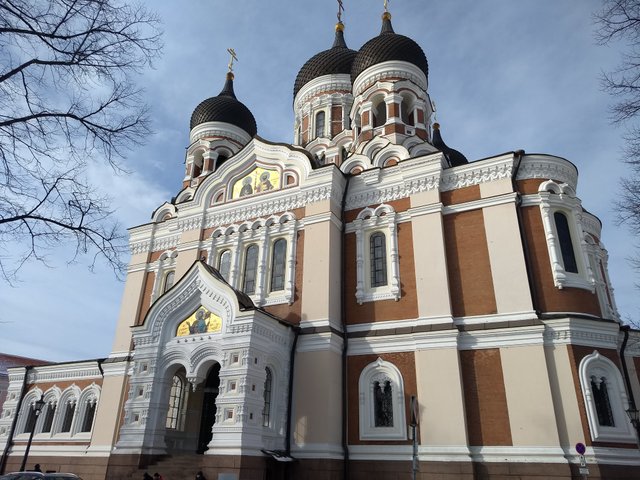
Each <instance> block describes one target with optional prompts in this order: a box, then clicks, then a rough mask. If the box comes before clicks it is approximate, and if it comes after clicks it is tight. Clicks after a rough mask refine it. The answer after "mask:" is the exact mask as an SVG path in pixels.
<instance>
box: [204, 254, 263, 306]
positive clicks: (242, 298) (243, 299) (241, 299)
mask: <svg viewBox="0 0 640 480" xmlns="http://www.w3.org/2000/svg"><path fill="white" fill-rule="evenodd" d="M196 262H200V263H202V266H203V267H204V268H206V269H207V271H208V272H209V273H210V274H211V275H213V276H214V277H215V278H217V279H218V280H220V281H221V282H222V283H225V284H227V285H228V286H229V288H231V290H233V293H235V294H236V298H237V299H238V305H239V306H240V310H255V308H256V306H255V305H254V304H253V300H251V297H250V296H249V295H247V294H246V293H244V292H243V291H242V290H238V289H237V288H234V287H233V286H231V285H230V284H229V282H227V281H226V280H225V278H224V277H223V276H222V274H221V273H220V272H219V271H218V269H216V268H214V267H212V266H211V265H208V264H207V263H206V262H203V261H201V260H197V261H196Z"/></svg>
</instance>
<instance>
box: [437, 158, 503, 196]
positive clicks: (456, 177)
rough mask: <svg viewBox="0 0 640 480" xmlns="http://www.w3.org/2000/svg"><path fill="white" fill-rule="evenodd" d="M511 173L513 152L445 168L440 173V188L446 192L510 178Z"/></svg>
mask: <svg viewBox="0 0 640 480" xmlns="http://www.w3.org/2000/svg"><path fill="white" fill-rule="evenodd" d="M512 175H513V154H507V155H501V156H499V157H495V158H488V159H486V160H481V161H479V162H473V163H469V164H467V165H461V166H459V167H455V168H451V169H447V170H445V171H444V172H443V174H442V181H441V182H440V190H441V191H443V192H446V191H448V190H454V189H457V188H464V187H471V186H473V185H479V184H481V183H487V182H493V181H496V180H502V179H504V178H511V177H512Z"/></svg>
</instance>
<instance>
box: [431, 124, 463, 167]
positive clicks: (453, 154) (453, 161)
mask: <svg viewBox="0 0 640 480" xmlns="http://www.w3.org/2000/svg"><path fill="white" fill-rule="evenodd" d="M431 143H432V144H433V146H434V147H436V148H437V149H438V150H440V151H441V152H442V153H444V156H445V157H446V159H447V162H448V163H449V166H450V167H459V166H460V165H466V164H467V163H469V160H467V157H465V156H464V155H463V154H462V153H460V152H459V151H458V150H455V149H453V148H451V147H449V146H448V145H447V144H446V143H444V140H443V139H442V135H441V134H440V124H439V123H434V124H433V141H432V142H431Z"/></svg>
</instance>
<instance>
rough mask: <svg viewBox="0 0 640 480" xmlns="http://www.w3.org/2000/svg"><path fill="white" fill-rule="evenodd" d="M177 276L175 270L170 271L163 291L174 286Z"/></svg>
mask: <svg viewBox="0 0 640 480" xmlns="http://www.w3.org/2000/svg"><path fill="white" fill-rule="evenodd" d="M175 278H176V272H174V271H173V270H171V271H170V272H169V273H167V274H166V275H165V277H164V289H163V290H162V291H163V292H166V291H167V290H169V289H170V288H171V287H173V282H174V280H175Z"/></svg>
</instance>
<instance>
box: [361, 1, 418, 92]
mask: <svg viewBox="0 0 640 480" xmlns="http://www.w3.org/2000/svg"><path fill="white" fill-rule="evenodd" d="M390 60H400V61H404V62H408V63H412V64H414V65H415V66H416V67H418V68H419V69H420V70H422V71H423V72H424V74H425V76H427V77H428V76H429V64H428V63H427V57H426V55H425V54H424V52H423V51H422V48H420V45H418V44H417V43H416V42H415V41H413V40H411V39H410V38H409V37H405V36H404V35H398V34H397V33H395V32H394V31H393V27H392V26H391V15H389V14H388V13H385V14H384V15H383V16H382V30H381V31H380V35H378V36H377V37H374V38H372V39H371V40H369V41H368V42H367V43H365V44H364V45H363V46H362V48H361V49H360V50H359V51H358V55H356V58H355V60H354V61H353V67H352V68H351V82H352V83H353V82H355V80H356V78H358V75H360V74H361V73H362V72H364V71H365V70H366V69H367V68H369V67H372V66H373V65H377V64H379V63H382V62H387V61H390Z"/></svg>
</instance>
